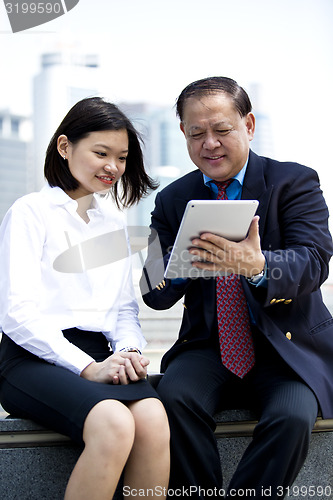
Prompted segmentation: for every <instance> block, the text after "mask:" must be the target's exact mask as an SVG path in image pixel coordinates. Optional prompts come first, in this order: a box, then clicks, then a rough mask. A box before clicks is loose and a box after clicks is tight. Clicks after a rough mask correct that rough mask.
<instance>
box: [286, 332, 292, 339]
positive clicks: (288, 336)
mask: <svg viewBox="0 0 333 500" xmlns="http://www.w3.org/2000/svg"><path fill="white" fill-rule="evenodd" d="M286 337H287V339H288V340H291V333H290V332H287V333H286Z"/></svg>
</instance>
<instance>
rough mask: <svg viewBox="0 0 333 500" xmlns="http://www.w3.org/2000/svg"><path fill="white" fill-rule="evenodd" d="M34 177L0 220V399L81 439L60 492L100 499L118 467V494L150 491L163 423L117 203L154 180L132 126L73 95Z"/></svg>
mask: <svg viewBox="0 0 333 500" xmlns="http://www.w3.org/2000/svg"><path fill="white" fill-rule="evenodd" d="M45 177H46V179H47V181H48V182H47V185H46V186H45V187H44V188H43V189H42V190H41V191H40V192H39V193H32V194H28V195H26V196H24V197H22V198H20V199H19V200H17V201H16V202H15V203H14V204H13V206H12V207H11V208H10V210H9V211H8V213H7V214H6V216H5V218H4V220H3V223H2V225H1V229H0V276H1V280H0V281H1V284H0V300H1V302H0V304H1V305H0V322H1V327H2V330H3V335H2V341H1V346H0V401H1V404H2V406H3V407H4V409H5V410H6V411H8V412H9V413H11V414H13V415H17V416H20V417H25V418H30V419H33V420H36V421H38V422H40V423H41V424H43V425H45V426H47V427H49V428H52V429H54V430H56V431H58V432H60V433H62V434H66V435H68V436H70V437H71V438H72V439H73V440H75V441H77V442H79V443H82V442H83V443H84V449H83V452H82V454H81V455H80V457H79V460H78V462H77V464H76V466H75V468H74V470H73V472H72V474H71V477H70V479H69V482H68V485H67V489H66V493H65V499H66V500H73V499H79V500H85V499H89V500H93V499H96V500H104V499H105V500H111V498H112V496H113V494H114V491H115V489H116V486H117V484H118V481H119V478H120V476H121V474H122V472H123V471H124V485H125V486H126V491H127V492H131V491H132V490H133V496H135V495H136V494H137V491H138V489H140V490H142V491H147V496H148V495H149V496H150V497H152V498H154V496H152V493H151V492H152V491H153V492H156V497H157V496H159V498H160V497H161V491H162V492H163V491H165V490H166V488H167V484H168V477H169V427H168V423H167V418H166V414H165V411H164V408H163V406H162V404H161V402H160V400H159V399H158V396H157V394H156V393H155V391H154V389H153V388H152V387H151V386H150V384H149V383H148V382H147V381H146V380H145V377H146V374H147V365H148V364H149V361H148V359H147V358H146V357H145V356H143V355H142V354H141V350H142V348H143V347H144V345H145V340H144V337H143V336H142V333H141V330H140V325H139V322H138V305H137V302H136V299H135V295H134V290H133V285H132V280H131V266H130V262H129V259H130V257H129V256H128V255H129V245H128V236H127V233H126V226H125V224H124V220H123V216H122V214H121V211H120V210H119V209H118V208H119V206H120V205H122V206H124V207H127V206H130V205H132V204H134V203H136V202H138V201H139V200H140V198H141V197H142V196H143V195H144V194H146V193H147V192H148V190H149V189H154V187H155V186H154V183H153V181H152V180H151V179H150V177H149V176H148V175H147V173H146V172H145V170H144V166H143V158H142V150H141V147H140V142H139V138H138V135H137V133H136V131H135V129H134V127H133V126H132V124H131V122H130V121H129V120H128V119H127V117H126V116H124V114H123V113H122V112H121V111H120V110H119V109H118V108H117V107H116V106H115V105H113V104H111V103H108V102H105V101H104V100H102V99H100V98H96V97H94V98H89V99H84V100H82V101H80V102H78V103H77V104H76V105H75V106H74V107H73V108H72V109H71V110H70V111H69V113H68V114H67V115H66V117H65V118H64V120H63V121H62V123H61V124H60V126H59V127H58V129H57V131H56V132H55V134H54V136H53V138H52V140H51V142H50V144H49V147H48V149H47V153H46V160H45ZM103 195H106V196H103ZM110 195H111V197H113V199H114V201H115V203H112V201H111V199H110ZM115 205H118V207H116V206H115ZM157 487H158V488H157ZM164 489H165V490H164ZM148 490H149V491H148ZM127 496H128V495H127Z"/></svg>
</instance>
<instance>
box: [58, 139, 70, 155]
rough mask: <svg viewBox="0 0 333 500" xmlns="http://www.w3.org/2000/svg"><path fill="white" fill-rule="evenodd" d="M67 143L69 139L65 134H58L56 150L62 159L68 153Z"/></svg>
mask: <svg viewBox="0 0 333 500" xmlns="http://www.w3.org/2000/svg"><path fill="white" fill-rule="evenodd" d="M68 145H69V141H68V138H67V135H64V134H63V135H59V137H58V139H57V150H58V153H59V154H60V156H62V157H63V158H64V159H66V155H67V153H68Z"/></svg>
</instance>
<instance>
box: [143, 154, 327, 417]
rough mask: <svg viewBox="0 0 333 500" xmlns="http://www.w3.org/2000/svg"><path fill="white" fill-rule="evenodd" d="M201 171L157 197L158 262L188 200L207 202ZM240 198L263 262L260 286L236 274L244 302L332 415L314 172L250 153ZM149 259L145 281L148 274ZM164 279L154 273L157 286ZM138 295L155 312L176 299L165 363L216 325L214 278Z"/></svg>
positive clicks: (322, 219) (323, 236)
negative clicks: (176, 320) (252, 210)
mask: <svg viewBox="0 0 333 500" xmlns="http://www.w3.org/2000/svg"><path fill="white" fill-rule="evenodd" d="M210 198H211V192H210V189H209V188H207V187H206V186H205V185H204V183H203V178H202V173H201V172H200V171H199V170H196V171H193V172H191V173H189V174H187V175H185V176H184V177H182V178H180V179H178V180H176V181H175V182H173V183H171V184H170V185H169V186H167V187H166V188H165V189H163V190H162V191H161V192H160V193H158V194H157V197H156V206H155V209H154V211H153V213H152V227H153V228H154V229H155V230H156V231H157V233H158V235H159V238H160V244H161V246H162V252H163V255H164V256H165V260H166V259H167V258H168V253H169V250H170V247H171V246H172V245H173V243H174V240H175V237H176V234H177V231H178V228H179V224H180V221H181V218H182V215H183V212H184V210H185V206H186V204H187V202H188V201H189V200H191V199H210ZM242 198H243V199H257V200H259V208H258V211H257V214H258V215H260V222H259V228H260V237H261V246H262V250H263V253H264V254H265V257H266V261H267V265H268V276H267V277H268V280H267V288H264V287H256V286H254V285H251V284H249V283H248V282H247V281H246V279H245V278H243V277H241V279H242V283H243V287H244V290H245V294H246V298H247V301H248V304H249V307H250V309H251V312H252V314H253V317H254V320H255V323H256V325H257V327H258V328H259V329H260V331H261V332H262V333H263V334H264V335H265V336H266V338H267V339H268V340H269V341H270V342H271V344H272V345H273V346H274V348H275V349H276V350H277V351H278V352H279V353H280V355H281V356H282V357H283V359H284V360H285V361H286V362H287V363H288V364H289V365H290V366H291V367H292V368H293V369H294V370H295V371H296V372H297V373H298V374H299V375H300V377H301V378H302V379H303V380H304V381H305V382H306V383H307V384H308V385H309V386H310V387H311V388H312V390H313V391H314V393H315V394H316V396H317V398H318V400H319V403H320V406H321V410H322V414H323V417H324V418H332V417H333V319H332V317H331V314H330V313H329V311H328V310H327V308H326V306H325V305H324V303H323V300H322V295H321V292H320V286H321V285H322V283H323V282H324V281H325V280H326V278H327V276H328V263H329V260H330V257H331V255H332V252H333V246H332V239H331V235H330V233H329V230H328V210H327V207H326V204H325V201H324V199H323V196H322V192H321V190H320V186H319V180H318V176H317V174H316V172H315V171H314V170H312V169H310V168H307V167H304V166H302V165H299V164H296V163H281V162H278V161H275V160H272V159H268V158H263V157H259V156H257V155H256V154H255V153H253V152H252V151H250V157H249V163H248V167H247V171H246V175H245V179H244V185H243V190H242ZM154 266H155V267H156V262H154V256H153V255H148V259H147V263H146V278H148V280H149V278H150V277H151V276H153V275H154V269H155V268H154ZM162 279H163V276H161V274H159V281H161V280H162ZM155 285H156V279H155V282H154V283H151V288H150V290H151V291H150V292H149V293H147V294H145V295H144V296H143V299H144V301H145V303H146V304H147V305H149V306H150V307H152V308H154V309H167V308H169V307H171V306H172V305H174V304H175V303H176V302H177V301H178V300H180V299H181V298H182V297H183V296H185V299H184V316H183V321H182V324H181V328H180V332H179V339H178V340H177V342H176V343H175V344H174V346H173V347H172V348H171V349H170V350H169V351H168V352H167V353H166V354H165V356H164V358H163V360H162V366H161V369H162V371H165V369H166V367H167V365H168V362H169V361H170V359H171V358H172V357H173V356H175V355H177V352H178V351H179V350H181V349H186V347H187V346H189V345H190V344H191V343H193V342H196V341H200V340H203V339H207V338H209V336H210V334H211V332H212V329H213V328H216V301H215V280H214V279H203V278H199V279H194V280H187V281H186V282H184V283H181V284H174V282H173V281H172V282H171V281H170V280H166V285H165V286H164V287H160V290H158V289H157V288H155Z"/></svg>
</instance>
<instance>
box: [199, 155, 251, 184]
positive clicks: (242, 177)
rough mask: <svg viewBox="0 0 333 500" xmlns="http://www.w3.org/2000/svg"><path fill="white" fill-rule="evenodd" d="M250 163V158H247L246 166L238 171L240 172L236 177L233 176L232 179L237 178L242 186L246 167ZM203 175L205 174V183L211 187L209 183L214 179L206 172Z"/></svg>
mask: <svg viewBox="0 0 333 500" xmlns="http://www.w3.org/2000/svg"><path fill="white" fill-rule="evenodd" d="M248 163H249V159H247V160H246V163H245V165H244V167H243V168H242V169H241V170H240V171H239V172H238V174H237V175H235V176H234V177H232V179H234V180H237V181H238V182H239V184H240V185H241V186H243V182H244V177H245V173H246V168H247V164H248ZM202 175H203V179H204V183H205V185H206V186H208V187H209V185H210V183H211V182H212V181H213V179H212V178H211V177H208V176H207V175H205V174H202Z"/></svg>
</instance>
